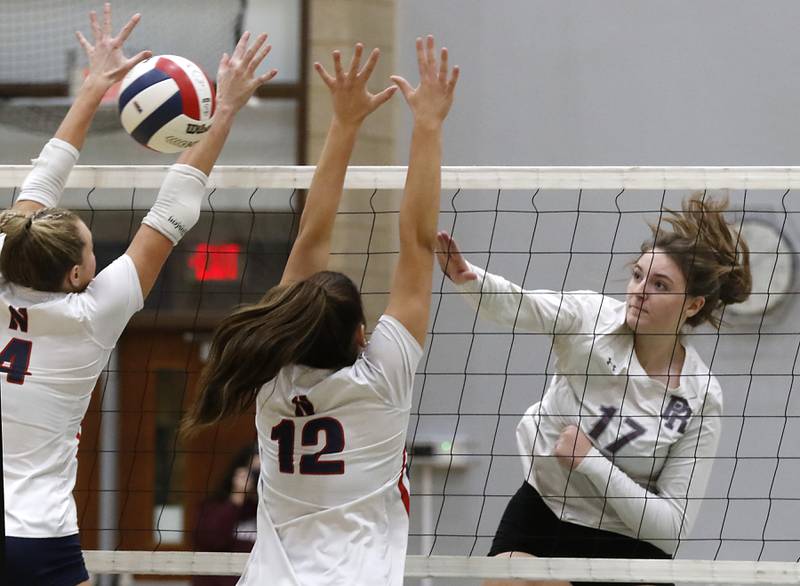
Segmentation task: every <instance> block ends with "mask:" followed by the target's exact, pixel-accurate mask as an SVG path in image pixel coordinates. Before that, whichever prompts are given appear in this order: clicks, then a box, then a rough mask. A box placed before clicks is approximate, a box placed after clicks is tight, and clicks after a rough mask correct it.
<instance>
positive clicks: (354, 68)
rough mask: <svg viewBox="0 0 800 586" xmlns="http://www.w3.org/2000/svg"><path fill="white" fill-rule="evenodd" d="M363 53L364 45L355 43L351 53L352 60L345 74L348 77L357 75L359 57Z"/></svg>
mask: <svg viewBox="0 0 800 586" xmlns="http://www.w3.org/2000/svg"><path fill="white" fill-rule="evenodd" d="M363 53H364V45H362V44H361V43H356V48H355V50H354V51H353V58H352V59H351V60H350V71H348V72H347V75H348V77H351V78H352V77H355V76H357V75H358V69H359V67H361V55H362V54H363Z"/></svg>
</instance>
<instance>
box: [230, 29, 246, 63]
mask: <svg viewBox="0 0 800 586" xmlns="http://www.w3.org/2000/svg"><path fill="white" fill-rule="evenodd" d="M249 42H250V31H245V32H244V34H243V35H242V36H241V37H240V38H239V42H238V43H236V47H235V48H234V49H233V54H232V55H231V59H242V57H244V53H245V51H246V50H247V45H248V43H249Z"/></svg>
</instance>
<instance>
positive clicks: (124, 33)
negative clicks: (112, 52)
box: [114, 13, 142, 47]
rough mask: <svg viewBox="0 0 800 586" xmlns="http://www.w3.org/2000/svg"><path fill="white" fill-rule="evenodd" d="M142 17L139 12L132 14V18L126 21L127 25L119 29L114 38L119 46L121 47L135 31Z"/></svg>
mask: <svg viewBox="0 0 800 586" xmlns="http://www.w3.org/2000/svg"><path fill="white" fill-rule="evenodd" d="M141 19H142V15H141V14H139V13H136V14H134V15H133V16H131V18H130V20H129V21H128V22H127V23H125V26H123V27H122V29H121V30H120V31H119V34H118V35H117V37H116V38H115V39H114V41H115V43H116V45H117V46H119V47H121V46H122V45H123V44H124V43H125V41H127V40H128V37H129V36H130V35H131V32H133V29H134V28H136V25H137V24H139V21H140V20H141Z"/></svg>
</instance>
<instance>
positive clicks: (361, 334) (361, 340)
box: [356, 324, 367, 348]
mask: <svg viewBox="0 0 800 586" xmlns="http://www.w3.org/2000/svg"><path fill="white" fill-rule="evenodd" d="M356 344H358V347H359V348H366V346H367V324H361V325H360V326H358V329H357V330H356Z"/></svg>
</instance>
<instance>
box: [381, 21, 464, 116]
mask: <svg viewBox="0 0 800 586" xmlns="http://www.w3.org/2000/svg"><path fill="white" fill-rule="evenodd" d="M447 60H448V52H447V48H445V47H442V49H441V51H440V57H439V62H438V63H437V62H436V45H435V42H434V40H433V36H432V35H428V37H427V39H426V40H425V42H423V40H422V38H417V65H418V67H419V85H418V86H417V87H412V86H411V84H410V83H408V81H407V80H406V79H404V78H403V77H400V76H399V75H393V76H392V77H391V79H392V81H393V82H394V83H395V84H397V87H399V88H400V91H401V92H403V96H404V97H405V99H406V101H407V102H408V105H409V107H410V108H411V112H412V113H413V114H414V122H415V124H420V125H423V126H425V127H438V126H441V124H442V122H443V121H444V119H445V118H446V117H447V113H448V112H449V111H450V106H452V104H453V95H454V93H455V89H456V84H457V83H458V76H459V72H460V70H459V68H458V66H457V65H456V66H455V67H453V70H452V71H450V70H449V67H448V64H447Z"/></svg>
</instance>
